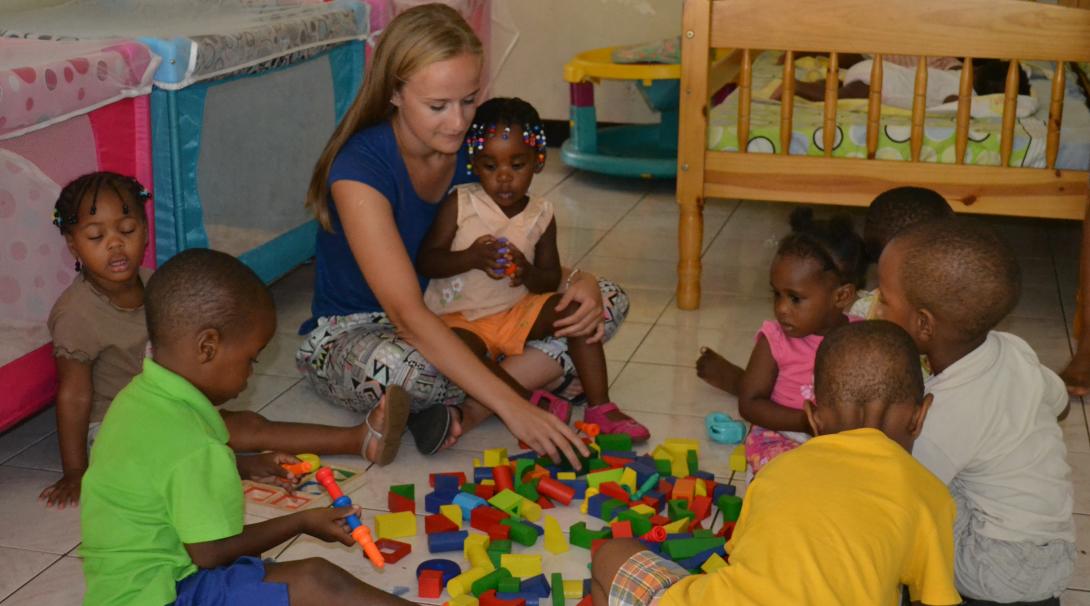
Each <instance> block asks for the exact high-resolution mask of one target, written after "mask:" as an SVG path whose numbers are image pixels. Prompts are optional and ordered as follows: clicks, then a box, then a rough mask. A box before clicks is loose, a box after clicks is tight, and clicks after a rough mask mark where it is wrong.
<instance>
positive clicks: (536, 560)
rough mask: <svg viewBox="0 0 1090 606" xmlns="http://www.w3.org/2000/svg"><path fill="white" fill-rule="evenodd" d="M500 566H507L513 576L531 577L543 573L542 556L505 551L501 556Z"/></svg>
mask: <svg viewBox="0 0 1090 606" xmlns="http://www.w3.org/2000/svg"><path fill="white" fill-rule="evenodd" d="M500 568H506V569H507V572H510V573H511V576H514V577H518V578H519V579H529V578H533V577H536V576H537V575H539V574H541V556H539V555H531V554H522V553H519V554H515V553H505V554H503V555H501V556H500Z"/></svg>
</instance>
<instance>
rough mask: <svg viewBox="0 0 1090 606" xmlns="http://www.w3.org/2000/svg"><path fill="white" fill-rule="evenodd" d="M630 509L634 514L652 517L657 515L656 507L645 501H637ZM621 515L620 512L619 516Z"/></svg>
mask: <svg viewBox="0 0 1090 606" xmlns="http://www.w3.org/2000/svg"><path fill="white" fill-rule="evenodd" d="M628 510H629V511H631V512H632V513H634V514H637V515H640V516H643V517H645V518H650V517H651V516H653V515H655V513H656V511H655V508H654V507H651V506H650V505H647V504H645V503H636V504H635V505H633V506H632V507H629V508H628ZM619 515H620V514H618V516H619Z"/></svg>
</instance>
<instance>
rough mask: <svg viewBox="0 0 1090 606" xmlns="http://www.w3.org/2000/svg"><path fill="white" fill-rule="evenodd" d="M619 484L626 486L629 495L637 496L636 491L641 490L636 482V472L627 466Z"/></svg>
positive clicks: (622, 472)
mask: <svg viewBox="0 0 1090 606" xmlns="http://www.w3.org/2000/svg"><path fill="white" fill-rule="evenodd" d="M617 483H618V484H620V485H621V486H624V487H625V489H627V490H628V492H629V493H632V494H635V492H636V489H637V488H639V486H638V484H637V482H636V470H635V469H632V468H631V467H628V466H626V467H625V468H624V470H622V471H621V479H620V481H619V482H617Z"/></svg>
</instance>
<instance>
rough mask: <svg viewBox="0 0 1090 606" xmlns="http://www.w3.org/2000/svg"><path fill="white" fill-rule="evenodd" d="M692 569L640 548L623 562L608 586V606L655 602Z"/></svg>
mask: <svg viewBox="0 0 1090 606" xmlns="http://www.w3.org/2000/svg"><path fill="white" fill-rule="evenodd" d="M687 576H689V571H688V570H685V569H684V568H682V567H681V566H679V565H678V564H676V563H674V562H672V561H670V560H667V559H666V558H664V557H662V556H660V555H658V554H657V553H655V552H653V551H641V552H639V553H637V554H636V555H634V556H632V557H630V558H628V561H627V562H625V563H624V564H623V565H621V569H620V570H618V571H617V576H616V577H614V578H613V585H612V586H611V587H610V588H609V606H654V605H655V604H657V603H658V601H659V599H660V598H661V597H662V594H663V593H664V592H665V591H666V590H667V589H669V588H670V587H671V586H672V585H673V584H674V583H677V582H678V581H680V580H681V579H684V578H685V577H687Z"/></svg>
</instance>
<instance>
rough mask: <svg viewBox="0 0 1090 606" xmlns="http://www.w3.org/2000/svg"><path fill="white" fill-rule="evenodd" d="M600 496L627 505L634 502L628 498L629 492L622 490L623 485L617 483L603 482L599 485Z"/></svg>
mask: <svg viewBox="0 0 1090 606" xmlns="http://www.w3.org/2000/svg"><path fill="white" fill-rule="evenodd" d="M598 494H604V495H606V496H608V497H609V498H611V499H617V500H618V501H621V502H622V503H626V504H627V503H630V502H631V501H632V499H631V498H630V497H629V496H628V491H627V490H625V489H624V488H621V485H620V484H618V483H616V482H602V483H601V484H599V485H598Z"/></svg>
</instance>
